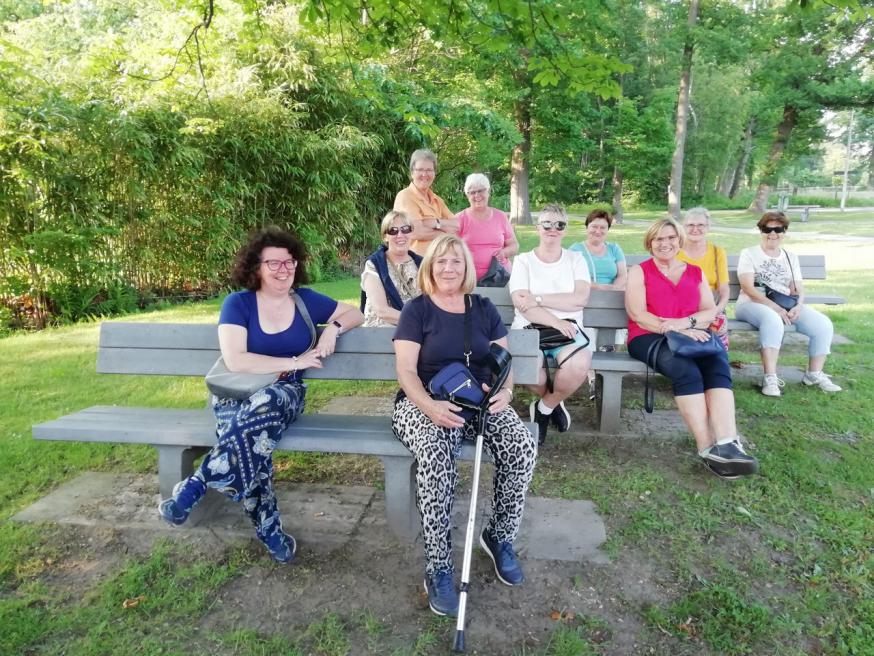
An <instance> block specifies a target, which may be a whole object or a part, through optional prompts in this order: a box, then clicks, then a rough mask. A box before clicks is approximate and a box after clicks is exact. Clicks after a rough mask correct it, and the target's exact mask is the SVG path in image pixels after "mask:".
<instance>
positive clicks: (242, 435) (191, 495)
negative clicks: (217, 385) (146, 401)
mask: <svg viewBox="0 0 874 656" xmlns="http://www.w3.org/2000/svg"><path fill="white" fill-rule="evenodd" d="M305 397H306V386H305V385H304V384H303V383H302V382H301V381H299V380H279V381H277V382H275V383H273V384H272V385H270V386H268V387H265V388H264V389H261V390H258V391H257V392H255V393H254V394H253V395H252V396H250V397H249V398H248V399H245V400H242V401H240V400H237V399H220V398H218V397H215V396H214V397H213V399H212V401H213V405H212V410H213V413H214V414H215V417H216V429H215V432H216V442H217V443H216V445H215V446H214V447H213V448H212V450H211V451H210V452H209V453H208V454H207V455H206V457H205V458H204V459H203V462H202V463H200V467H199V468H198V470H197V471H196V472H195V473H194V474H193V475H192V476H189V477H188V478H187V479H185V480H184V481H182V482H181V483H180V484H178V485H177V486H176V489H175V490H174V493H173V498H174V499H175V500H176V503H177V504H178V505H179V507H180V508H181V509H182V510H185V511H186V512H190V511H191V509H192V508H194V506H195V505H196V504H197V502H198V501H200V499H201V498H202V497H203V495H204V494H205V493H206V489H207V488H208V487H209V488H212V489H214V490H218V491H219V492H221V493H222V494H224V495H225V496H228V497H230V498H231V499H233V500H234V501H241V502H242V504H243V511H244V512H245V513H246V515H248V517H249V519H250V521H251V522H252V525H253V526H254V527H255V534H256V535H257V536H258V538H259V539H260V540H261V541H262V542H266V540H267V539H268V538H269V537H270V536H272V535H274V534H276V533H277V532H278V531H281V530H282V520H281V519H280V517H279V510H278V509H277V507H276V495H275V493H274V491H273V450H274V449H275V448H276V444H277V443H278V442H279V440H280V439H282V431H284V430H285V429H286V428H287V427H288V426H290V425H291V424H292V423H293V422H294V421H295V420H296V419H297V418H298V417H299V416H300V414H301V413H302V412H303V410H304V405H305Z"/></svg>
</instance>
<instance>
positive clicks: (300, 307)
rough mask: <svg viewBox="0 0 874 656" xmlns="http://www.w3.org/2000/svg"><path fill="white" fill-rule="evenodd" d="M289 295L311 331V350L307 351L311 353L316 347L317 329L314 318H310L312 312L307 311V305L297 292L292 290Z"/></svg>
mask: <svg viewBox="0 0 874 656" xmlns="http://www.w3.org/2000/svg"><path fill="white" fill-rule="evenodd" d="M288 295H289V296H291V300H293V301H294V306H295V307H296V308H297V311H298V312H299V313H300V318H301V319H303V322H304V323H305V324H306V325H307V328H309V330H310V345H309V348H307V351H309V350H310V349H311V348H313V347H314V346H315V345H316V327H315V326H314V325H313V318H312V317H311V316H310V311H309V310H307V306H306V303H304V302H303V299H302V298H301V297H300V295H299V294H298V293H297V292H296V291H294V290H293V289H292V290H290V291H289V292H288Z"/></svg>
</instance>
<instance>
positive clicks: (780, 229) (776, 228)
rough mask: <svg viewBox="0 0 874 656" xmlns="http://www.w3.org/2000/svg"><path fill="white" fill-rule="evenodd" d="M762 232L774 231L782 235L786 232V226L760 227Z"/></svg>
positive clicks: (767, 233) (768, 233) (769, 232)
mask: <svg viewBox="0 0 874 656" xmlns="http://www.w3.org/2000/svg"><path fill="white" fill-rule="evenodd" d="M762 232H763V233H764V234H766V235H770V234H771V233H772V232H776V233H777V234H778V235H782V234H783V233H784V232H786V228H784V227H783V226H765V227H764V228H762Z"/></svg>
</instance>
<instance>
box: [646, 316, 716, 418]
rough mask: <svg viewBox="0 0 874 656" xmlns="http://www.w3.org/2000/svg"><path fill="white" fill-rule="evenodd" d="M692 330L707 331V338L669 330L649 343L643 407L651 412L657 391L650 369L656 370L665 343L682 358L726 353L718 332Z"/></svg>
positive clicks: (701, 329)
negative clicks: (697, 338)
mask: <svg viewBox="0 0 874 656" xmlns="http://www.w3.org/2000/svg"><path fill="white" fill-rule="evenodd" d="M690 330H700V331H702V332H706V333H707V339H706V340H704V341H703V342H699V341H698V340H696V339H692V338H691V337H688V336H686V335H684V334H683V333H679V332H676V331H674V330H669V331H668V332H667V333H665V334H664V336H663V337H661V338H659V339H657V340H655V341H654V342H653V343H652V344H650V345H649V349H648V350H647V352H646V362H645V363H644V364H646V383H645V385H644V392H643V408H644V410H646V411H647V412H648V413H650V414H651V413H652V411H653V408H654V407H655V403H654V400H655V399H654V395H655V392H654V390H653V387H652V383H651V382H650V378H649V376H650V369H652V370H653V371H655V368H656V363H657V362H658V359H659V352H660V351H661V349H662V347H663V346H664V345H665V344H667V346H668V349H670V351H671V353H673V354H674V355H676V356H678V357H681V358H701V357H706V356H710V355H719V354H720V353H725V347H724V346H723V345H722V341H721V340H720V339H719V337H718V336H717V335H716V333H714V332H712V331H710V330H707V329H705V328H690Z"/></svg>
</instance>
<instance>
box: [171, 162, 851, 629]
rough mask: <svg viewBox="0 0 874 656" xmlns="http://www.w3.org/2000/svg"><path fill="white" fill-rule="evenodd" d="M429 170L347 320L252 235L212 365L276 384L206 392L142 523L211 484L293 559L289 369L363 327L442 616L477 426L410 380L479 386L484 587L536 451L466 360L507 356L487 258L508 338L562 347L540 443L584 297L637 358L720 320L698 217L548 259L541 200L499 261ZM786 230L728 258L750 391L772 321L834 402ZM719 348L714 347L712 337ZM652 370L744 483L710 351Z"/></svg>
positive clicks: (772, 378)
mask: <svg viewBox="0 0 874 656" xmlns="http://www.w3.org/2000/svg"><path fill="white" fill-rule="evenodd" d="M435 173H436V158H435V157H434V155H433V154H432V153H430V151H416V152H415V153H414V154H413V157H412V158H411V161H410V174H411V179H412V183H411V185H410V186H409V187H408V188H406V189H404V190H402V191H401V192H400V193H399V194H398V196H397V199H396V206H395V209H394V210H392V211H391V212H389V213H388V214H386V216H385V217H384V219H383V220H382V223H381V226H380V232H381V235H382V241H383V244H382V245H381V246H380V248H379V249H377V251H376V252H374V253H373V254H372V255H371V256H370V257H369V258H368V259H367V261H366V263H365V267H364V271H363V273H362V275H361V289H362V304H361V307H362V309H363V311H361V310H359V309H358V308H355V307H353V306H352V305H349V304H346V303H342V302H337V301H335V300H333V299H331V298H329V297H327V296H324V295H322V294H319V293H317V292H315V291H313V290H310V289H307V288H305V287H302V286H301V285H304V284H306V283H307V275H306V252H305V249H304V246H303V244H302V243H301V242H300V241H299V240H298V239H297V238H296V237H294V236H293V235H290V234H289V233H287V232H284V231H282V230H279V229H275V228H271V229H266V230H262V231H260V232H258V233H257V234H255V235H254V236H253V237H252V238H251V239H250V240H249V242H248V243H247V244H246V245H245V246H243V247H242V248H241V249H240V251H239V253H238V255H237V259H236V262H235V264H234V269H233V273H232V280H233V282H234V284H236V285H238V286H239V287H241V288H244V290H243V291H239V292H235V293H233V294H230V295H229V296H228V297H227V298H226V299H225V301H224V303H223V305H222V309H221V314H220V317H219V327H218V334H219V346H220V349H221V354H222V357H223V359H224V362H225V365H226V366H227V368H228V369H229V370H230V371H233V372H238V373H242V374H246V373H249V374H266V373H275V374H277V377H276V379H275V381H274V382H273V383H271V384H269V385H267V386H266V387H264V388H262V389H260V390H258V391H257V392H255V393H254V394H252V395H251V396H249V397H248V398H246V399H242V400H240V399H231V398H218V397H216V396H213V398H212V407H213V411H214V414H215V417H216V445H215V447H214V448H213V449H212V450H211V451H210V452H209V453H208V454H207V455H206V457H205V458H204V460H203V461H202V463H201V465H200V467H199V468H198V469H197V471H196V472H195V473H194V474H193V475H192V476H190V477H188V478H187V479H185V480H183V481H180V482H179V483H178V484H177V485H176V487H175V489H174V492H173V495H172V497H171V498H169V499H166V500H163V501H162V502H161V503H160V505H159V514H160V516H161V517H162V518H163V519H164V520H165V521H167V522H169V523H171V524H174V525H180V524H182V523H184V522H185V521H186V519H187V518H188V516H189V514H190V512H191V511H192V509H193V508H194V506H195V504H196V503H197V502H198V501H199V500H200V499H201V498H202V497H203V495H204V493H205V492H206V490H207V488H213V489H216V490H218V491H220V492H222V493H224V494H225V495H227V496H229V497H231V498H232V499H234V500H235V501H239V502H241V503H242V505H243V509H244V511H245V512H246V514H247V515H248V516H249V518H250V520H251V521H252V523H253V525H254V527H255V533H256V536H257V537H258V538H259V539H260V540H261V541H262V542H263V543H264V544H265V546H266V547H267V549H268V551H269V552H270V554H271V555H272V556H273V558H274V559H276V560H277V561H279V562H282V563H287V562H290V561H291V560H292V559H293V558H294V556H295V552H296V548H297V545H296V542H295V540H294V538H293V537H292V536H291V535H289V534H288V533H286V532H285V531H284V530H283V526H282V521H281V517H280V514H279V511H278V509H277V505H276V497H275V494H274V491H273V464H272V453H273V450H274V449H275V447H276V445H277V443H278V441H279V440H280V439H281V436H282V432H283V431H284V430H285V429H286V428H287V427H288V426H289V425H290V424H291V423H293V422H294V421H295V420H296V419H297V417H298V416H299V415H300V414H301V413H302V412H303V410H304V405H305V397H306V390H307V386H306V383H305V382H304V380H303V372H305V370H306V369H308V368H311V367H316V368H318V367H321V366H322V360H323V359H324V358H327V357H330V356H331V354H333V353H334V350H335V348H336V344H337V340H338V339H341V336H342V335H343V334H344V333H346V332H348V331H349V330H351V329H353V328H355V327H357V326H359V325H361V324H365V325H371V326H395V327H396V328H395V332H394V336H393V340H394V346H395V355H396V369H397V377H398V382H399V383H400V391H399V392H398V395H397V398H396V401H395V407H394V412H393V415H392V426H393V430H394V433H395V435H396V437H397V438H398V439H399V440H400V441H401V442H402V443H403V444H404V445H405V446H406V447H407V448H408V449H409V450H410V452H411V453H412V454H413V456H414V457H415V459H416V462H417V470H416V479H417V484H418V494H417V503H418V506H419V512H420V515H421V518H422V529H423V542H424V549H425V559H426V566H425V580H424V588H425V591H426V592H427V595H428V599H429V604H430V607H431V609H432V610H433V611H434V612H435V613H437V614H440V615H455V614H457V612H458V603H459V596H458V591H457V589H456V587H455V583H454V580H453V563H452V542H451V535H450V514H451V509H452V503H453V497H454V491H455V485H456V482H457V479H458V470H457V467H456V456H457V455H458V452H459V450H460V447H461V442H462V440H463V439H470V438H473V437H474V431H475V428H474V426H473V423H472V422H470V421H468V420H467V419H466V416H465V415H464V414H463V412H462V408H461V407H460V406H458V405H455V404H454V403H452V402H451V401H447V400H441V399H439V398H434V397H433V396H432V395H431V394H430V393H429V391H428V383H429V382H430V380H431V379H432V378H433V377H434V376H435V374H436V373H437V372H439V371H440V370H441V369H442V368H443V367H444V366H446V365H447V364H450V363H453V362H465V363H466V364H467V366H468V367H469V368H470V370H471V372H472V374H473V375H474V377H475V378H476V379H477V380H478V382H479V383H480V385H481V386H482V388H483V390H484V391H491V392H492V393H491V394H490V406H489V412H488V416H487V420H486V422H485V427H484V433H483V435H484V444H485V445H486V447H487V448H488V449H489V451H490V453H491V456H492V459H493V460H494V463H495V470H494V471H495V473H494V487H493V489H494V494H493V504H492V513H491V515H490V518H489V520H488V522H487V524H486V526H485V528H484V529H483V531H482V533H481V535H480V536H479V539H480V545H481V546H482V547H483V549H484V550H485V552H486V554H487V555H488V556H489V557H490V558H491V560H492V562H493V564H494V567H495V572H496V574H497V577H498V579H499V580H500V581H502V582H503V583H505V584H507V585H518V584H519V583H521V582H522V581H523V580H524V574H523V572H522V567H521V565H520V563H519V560H518V558H517V556H516V554H515V551H514V549H513V543H514V541H515V539H516V535H517V533H518V530H519V526H520V523H521V520H522V512H523V509H524V505H525V496H526V493H527V490H528V485H529V483H530V482H531V478H532V475H533V472H534V464H535V460H536V457H537V451H538V443H537V441H536V440H535V439H534V438H533V436H532V434H531V432H529V431H528V430H527V429H526V428H525V425H524V424H523V423H522V421H521V420H520V419H519V416H518V415H517V414H516V412H515V411H514V410H513V408H512V406H511V401H512V399H513V381H512V376H510V377H509V378H507V380H506V381H505V382H504V383H503V387H502V388H501V389H499V390H489V383H490V380H491V372H490V370H489V368H488V367H487V366H486V365H485V364H484V363H483V362H484V356H485V355H486V354H487V353H488V352H489V350H490V348H491V345H492V344H498V345H500V346H503V347H506V346H507V335H508V331H507V328H506V327H505V326H504V324H503V322H502V320H501V317H500V315H499V313H498V311H497V309H496V308H495V307H494V305H493V304H492V303H491V302H490V301H489V300H488V299H487V298H484V297H480V296H469V295H470V294H471V293H472V292H473V290H474V288H475V286H476V284H477V280H478V278H480V277H482V275H483V274H484V272H486V271H488V270H489V268H490V267H493V266H494V265H495V263H497V265H498V266H501V267H505V268H506V269H510V268H511V269H512V272H511V273H510V277H509V285H508V287H509V292H510V294H511V297H512V300H513V304H514V306H515V316H514V318H513V323H512V327H513V328H521V327H525V326H528V325H529V324H539V325H541V326H545V327H549V328H553V329H555V330H556V331H558V333H560V334H561V335H563V336H564V337H565V338H566V340H565V341H566V342H567V343H566V344H565V345H563V346H560V347H558V348H555V349H551V350H547V351H545V352H544V356H545V357H544V362H545V364H546V363H548V362H552V363H553V364H554V365H555V367H556V371H555V374H554V376H553V377H550V376H548V373H549V370H548V369H546V368H544V370H543V371H542V373H541V377H540V381H539V382H538V384H537V385H534V386H532V387H531V389H532V391H533V392H534V394H535V397H536V398H535V399H534V400H533V401H532V402H531V404H530V406H529V409H528V410H529V414H530V416H531V419H532V421H535V422H536V423H537V425H538V429H539V437H540V441H541V443H542V442H543V439H544V437H545V435H546V432H547V429H548V428H549V427H550V426H553V427H555V428H556V429H557V430H558V431H566V430H567V429H568V428H569V427H570V421H571V418H570V414H569V413H568V411H567V409H566V408H565V406H564V401H565V399H567V398H568V397H569V396H570V395H571V394H573V393H574V392H575V391H576V390H577V389H578V388H579V387H580V386H581V385H582V384H583V382H585V381H586V379H587V377H588V375H589V370H590V365H591V360H592V349H593V348H595V345H596V338H593V337H592V335H591V332H592V331H591V329H586V328H585V317H584V314H583V308H584V307H585V305H586V303H587V300H588V297H589V293H590V290H591V289H599V288H606V289H617V290H622V289H624V290H625V292H626V306H627V311H628V316H629V322H628V351H629V353H630V354H631V355H632V356H633V357H635V358H637V359H640V360H647V359H650V358H649V356H650V353H651V352H652V349H650V346H651V345H652V344H653V342H655V341H657V340H659V339H661V337H662V335H663V334H665V333H667V332H669V331H676V332H679V333H682V334H684V335H686V336H687V337H689V338H691V339H695V340H702V339H705V338H706V337H707V332H706V331H701V330H697V329H698V328H700V327H708V326H714V327H715V328H719V327H720V326H724V311H725V304H726V303H727V301H728V277H727V266H726V263H725V253H724V251H722V249H719V248H717V247H713V246H712V245H711V244H709V243H708V242H707V240H706V236H707V231H708V227H709V215H708V214H707V212H706V210H703V209H702V208H697V209H696V210H690V211H689V212H688V213H687V215H686V220H685V229H684V227H682V226H680V225H678V224H677V223H675V222H674V221H673V220H671V219H663V220H660V221H656V222H655V223H653V225H652V226H651V227H650V228H649V230H648V231H647V232H646V236H645V239H644V245H645V247H646V249H647V250H648V251H649V253H650V254H651V255H652V257H651V258H650V259H648V260H646V261H645V262H643V263H642V264H641V265H639V266H634V267H631V268H630V269H628V268H627V267H626V263H625V257H624V255H623V254H622V250H621V249H620V248H619V247H618V246H617V245H615V244H610V243H608V242H606V239H605V238H606V235H607V232H608V231H609V229H610V226H611V224H612V218H611V217H610V215H609V214H608V213H606V212H603V211H600V210H596V211H594V212H592V213H590V214H589V216H588V217H587V218H586V231H587V239H586V241H585V242H584V243H582V244H578V245H576V246H574V247H572V248H571V249H566V248H564V247H563V244H562V241H563V238H564V236H565V234H566V229H567V225H568V220H567V214H566V212H565V211H564V209H563V208H562V207H560V206H558V205H548V206H546V207H545V208H543V210H542V211H541V212H540V214H539V217H538V222H537V235H538V245H537V247H536V248H534V249H533V250H532V251H530V252H527V253H523V254H520V255H517V256H516V257H515V259H514V261H513V264H512V267H510V257H512V256H514V255H516V253H517V251H518V242H517V241H516V239H515V236H514V235H513V230H512V228H511V227H510V225H509V223H508V221H507V217H506V215H505V214H504V213H503V212H500V211H499V210H496V209H494V208H491V207H490V206H489V204H488V201H489V191H490V189H489V181H488V179H487V178H486V177H485V176H484V175H481V174H473V175H471V176H469V177H468V179H467V182H466V183H465V193H466V194H467V196H468V199H469V201H470V207H469V208H468V209H466V210H465V211H463V212H461V213H459V214H458V215H452V214H451V212H449V210H448V208H447V207H446V204H445V203H444V202H443V201H442V199H440V197H439V196H437V195H436V194H434V192H433V191H431V189H430V186H431V184H432V183H433V180H434V176H435ZM787 226H788V219H786V217H785V215H783V214H782V213H779V212H776V213H775V212H769V213H766V214H765V215H764V216H763V217H762V219H761V220H760V221H759V229H760V230H761V233H762V242H761V245H760V246H758V247H755V248H751V249H746V250H744V251H743V253H742V254H741V258H740V263H739V265H738V277H739V279H740V283H741V286H742V290H743V291H742V294H741V297H740V298H739V299H738V305H737V315H738V317H739V318H742V319H744V320H746V321H749V322H750V323H753V324H755V325H756V326H758V327H759V334H760V341H761V347H762V362H763V365H764V369H765V378H764V382H763V388H762V391H763V393H765V394H767V395H769V396H777V395H779V394H780V387H781V386H782V383H781V381H779V379H778V378H777V377H776V360H777V353H778V350H779V347H780V343H781V340H782V332H783V330H782V329H783V326H785V325H788V324H790V323H792V324H795V325H796V327H797V328H798V330H799V331H801V332H803V333H805V334H807V335H809V336H810V337H811V339H810V347H809V348H810V363H809V367H808V371H807V372H806V373H805V376H804V379H803V382H804V383H805V384H806V385H816V386H819V387H820V388H821V389H823V390H825V391H838V390H840V388H839V387H838V386H837V385H835V384H834V383H832V382H831V380H830V379H829V377H828V376H826V375H825V374H824V373H822V365H823V363H824V361H825V357H826V355H827V354H828V350H829V345H830V343H831V335H832V328H831V323H830V322H829V320H828V318H827V317H825V316H824V315H822V314H821V313H819V312H817V311H816V310H813V309H812V308H809V307H808V306H806V305H804V290H803V286H802V280H801V271H800V268H799V267H798V259H797V257H795V256H794V255H791V254H789V253H787V252H786V251H785V250H783V249H782V246H781V244H782V240H783V238H784V237H785V232H786V228H787ZM493 259H494V262H493ZM763 284H766V285H768V287H770V288H771V289H776V290H778V291H780V292H782V293H783V294H785V295H792V296H794V297H795V299H796V305H795V306H794V307H793V308H790V309H788V310H787V309H784V308H783V307H780V306H779V305H777V304H776V303H775V302H774V301H772V300H771V299H770V298H769V296H768V295H766V294H765V293H763V291H762V287H761V286H762V285H763ZM301 303H302V304H303V306H304V309H305V310H306V312H307V313H308V314H309V315H310V319H311V321H312V323H314V324H321V325H324V326H325V327H324V329H323V330H322V331H321V335H320V337H319V338H318V340H317V341H316V342H315V343H313V342H312V334H311V330H310V326H309V325H308V323H307V320H306V318H305V317H303V316H302V313H301V310H300V309H299V308H300V305H299V304H301ZM720 317H722V319H723V320H722V321H721V322H720ZM587 332H589V333H590V334H589V335H588V336H587V334H586V333H587ZM721 335H722V336H723V337H727V336H726V333H725V331H724V330H723V331H721ZM612 346H613V345H612V344H608V345H602V347H611V348H612ZM726 346H727V342H726ZM650 365H651V366H653V367H654V368H655V369H656V370H657V371H659V372H660V373H662V374H664V375H665V376H667V377H668V378H670V379H671V381H672V384H673V390H674V395H675V399H676V402H677V405H678V407H679V409H680V413H681V415H682V417H683V419H684V421H685V422H686V424H687V426H688V427H689V430H690V431H691V432H692V435H693V437H694V438H695V442H696V445H697V448H698V452H699V454H700V456H701V458H702V459H703V461H704V463H705V464H706V465H707V466H708V467H709V468H710V469H711V470H712V471H713V472H714V473H716V474H718V475H720V476H722V477H725V478H737V477H738V476H742V475H747V474H751V473H754V472H756V471H757V469H758V463H757V461H756V459H755V458H754V457H752V456H750V455H748V454H747V453H745V451H744V448H743V446H742V444H741V442H740V440H739V438H738V436H737V430H736V426H735V413H734V396H733V393H732V386H731V375H730V371H729V367H728V360H727V355H726V351H725V350H724V349H723V350H720V352H719V353H716V354H712V355H708V356H706V357H698V358H687V357H680V356H677V355H674V354H673V353H672V352H671V351H670V350H669V349H666V348H662V349H660V350H658V355H657V358H656V359H655V361H654V362H653V361H651V362H650Z"/></svg>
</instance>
